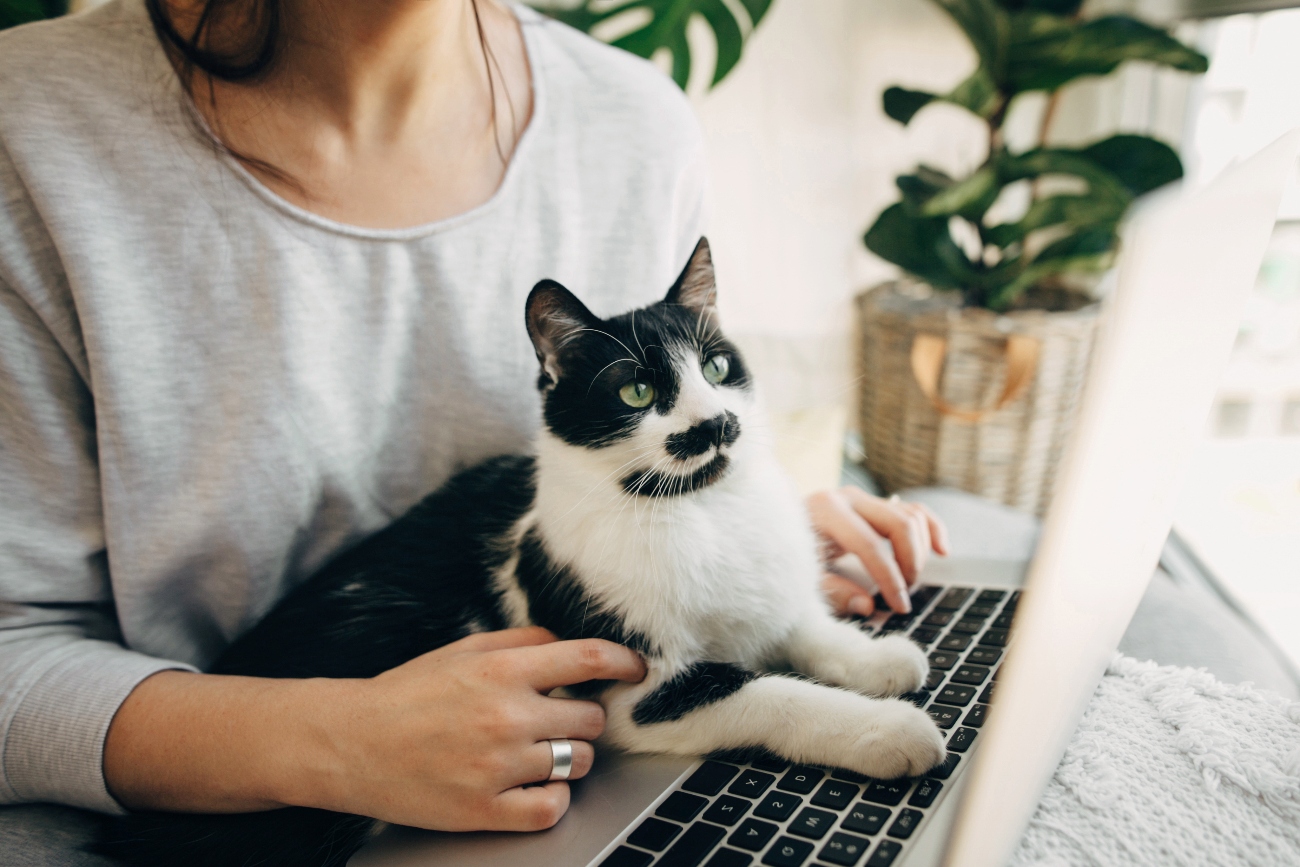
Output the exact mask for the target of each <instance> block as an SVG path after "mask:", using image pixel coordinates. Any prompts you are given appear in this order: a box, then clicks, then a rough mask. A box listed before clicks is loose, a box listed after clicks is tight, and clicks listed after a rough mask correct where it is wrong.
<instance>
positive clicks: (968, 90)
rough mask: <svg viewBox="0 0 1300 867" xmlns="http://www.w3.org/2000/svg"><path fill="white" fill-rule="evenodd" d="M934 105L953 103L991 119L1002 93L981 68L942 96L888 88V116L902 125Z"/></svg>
mask: <svg viewBox="0 0 1300 867" xmlns="http://www.w3.org/2000/svg"><path fill="white" fill-rule="evenodd" d="M932 102H948V103H952V104H953V105H959V106H961V107H962V108H964V109H966V110H967V111H970V112H973V113H975V114H977V115H979V116H980V117H983V118H988V117H990V116H992V114H993V113H994V112H995V111H996V110H997V108H998V106H1000V105H1001V104H1002V94H1000V93H999V92H998V88H997V85H995V84H994V83H993V79H991V78H989V75H988V72H986V71H985V70H984V68H983V67H980V68H978V69H976V70H975V71H974V72H973V73H971V75H970V77H969V78H967V79H966V80H965V81H963V82H962V83H961V84H959V85H957V86H956V87H955V88H953V89H952V91H951V92H949V93H947V94H945V95H943V96H940V95H939V94H937V93H928V92H926V91H924V90H907V89H906V88H902V87H891V88H888V89H887V90H886V91H885V95H884V107H885V114H887V115H889V116H890V117H892V118H893V119H894V120H896V121H898V122H899V123H902V124H907V123H908V122H909V121H911V119H912V117H913V116H914V115H915V114H916V113H917V112H918V111H920V110H921V109H923V108H925V107H926V106H927V105H929V104H930V103H932Z"/></svg>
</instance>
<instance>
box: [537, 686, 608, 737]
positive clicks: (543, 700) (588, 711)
mask: <svg viewBox="0 0 1300 867" xmlns="http://www.w3.org/2000/svg"><path fill="white" fill-rule="evenodd" d="M530 712H531V714H532V718H531V720H530V722H529V728H530V731H531V734H532V736H533V737H536V738H538V739H541V738H574V739H576V740H581V741H594V740H595V739H596V738H598V737H600V736H601V735H602V734H604V732H605V709H604V708H603V707H601V706H600V704H599V703H597V702H594V701H584V700H582V699H577V698H556V697H550V696H543V697H540V698H539V699H538V700H537V702H536V705H535V706H531V710H530Z"/></svg>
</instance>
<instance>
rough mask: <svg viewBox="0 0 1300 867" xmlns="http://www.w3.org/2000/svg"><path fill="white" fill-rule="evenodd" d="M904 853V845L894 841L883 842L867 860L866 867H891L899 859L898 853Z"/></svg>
mask: <svg viewBox="0 0 1300 867" xmlns="http://www.w3.org/2000/svg"><path fill="white" fill-rule="evenodd" d="M902 851H903V844H902V843H895V842H894V841H893V840H881V841H880V845H879V846H877V847H876V851H874V852H872V853H871V857H870V858H868V859H867V865H866V867H889V865H890V864H893V863H894V859H895V858H897V857H898V853H899V852H902Z"/></svg>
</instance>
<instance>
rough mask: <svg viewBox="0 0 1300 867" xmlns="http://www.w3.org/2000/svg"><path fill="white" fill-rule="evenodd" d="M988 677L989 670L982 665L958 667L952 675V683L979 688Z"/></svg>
mask: <svg viewBox="0 0 1300 867" xmlns="http://www.w3.org/2000/svg"><path fill="white" fill-rule="evenodd" d="M931 655H932V656H933V654H931ZM988 676H989V670H988V668H986V667H985V666H983V665H959V666H957V670H956V671H954V672H953V673H952V679H953V682H954V683H968V684H970V685H971V686H979V685H980V684H981V683H983V682H984V681H985V680H987V679H988Z"/></svg>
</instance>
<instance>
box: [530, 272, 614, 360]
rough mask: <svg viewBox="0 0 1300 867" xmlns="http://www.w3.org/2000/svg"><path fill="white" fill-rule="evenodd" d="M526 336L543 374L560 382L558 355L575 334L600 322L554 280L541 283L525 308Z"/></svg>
mask: <svg viewBox="0 0 1300 867" xmlns="http://www.w3.org/2000/svg"><path fill="white" fill-rule="evenodd" d="M524 311H525V312H524V318H525V320H526V322H527V324H528V336H529V337H530V338H532V341H533V349H534V350H535V351H536V352H537V361H538V363H539V364H541V365H542V372H543V373H545V374H546V376H548V377H550V380H551V382H553V383H554V382H558V381H559V379H560V364H559V360H558V357H559V352H560V350H561V349H562V348H563V347H564V345H565V344H566V343H568V342H569V340H571V339H572V338H573V336H574V335H575V334H577V333H578V332H579V331H581V330H582V329H584V328H591V327H592V326H594V325H596V324H597V323H599V322H600V320H599V319H597V318H596V316H595V315H594V314H592V312H591V311H590V310H588V309H587V307H586V305H585V304H583V303H582V302H581V301H579V300H578V298H577V296H576V295H574V294H573V293H572V292H570V291H569V290H568V289H565V288H564V287H563V286H561V285H560V284H559V283H556V282H555V281H554V280H543V281H541V282H540V283H538V284H537V285H536V286H534V287H533V291H532V292H530V293H529V294H528V303H527V304H526V305H524Z"/></svg>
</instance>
